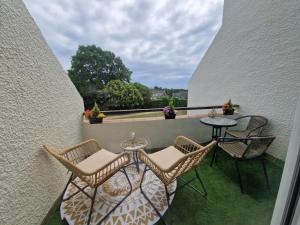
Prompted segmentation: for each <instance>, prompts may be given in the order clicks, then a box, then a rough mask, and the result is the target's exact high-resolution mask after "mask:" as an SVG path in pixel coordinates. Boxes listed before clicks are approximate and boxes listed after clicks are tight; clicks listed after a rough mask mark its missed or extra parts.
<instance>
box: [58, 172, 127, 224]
mask: <svg viewBox="0 0 300 225" xmlns="http://www.w3.org/2000/svg"><path fill="white" fill-rule="evenodd" d="M125 167H126V166H125ZM119 171H120V172H122V173H123V174H124V175H125V177H126V180H127V182H128V184H129V187H130V190H129V192H128V193H127V194H126V195H125V196H124V197H123V198H122V199H121V200H120V201H119V202H118V203H117V204H116V205H115V206H114V207H113V208H112V209H111V210H110V211H109V212H108V213H107V214H106V215H105V216H104V217H103V218H102V219H101V220H100V221H99V223H97V225H100V224H101V223H102V222H103V221H104V220H105V219H106V218H107V217H108V216H109V215H110V214H111V213H113V212H114V211H115V210H116V209H117V208H118V207H119V206H120V205H121V204H122V202H124V201H125V200H126V199H127V198H128V196H129V195H130V194H131V192H132V184H131V182H130V179H129V177H128V174H127V172H126V170H125V168H122V169H121V170H119ZM76 177H77V176H74V174H73V173H72V174H71V176H70V178H69V180H68V182H67V185H66V186H65V188H64V191H63V193H62V195H61V202H65V201H68V200H70V199H71V198H72V197H74V196H75V195H77V194H78V193H80V192H82V193H83V194H85V195H86V196H87V197H88V198H89V199H91V201H92V202H91V207H90V211H89V217H88V221H87V224H90V222H91V217H92V212H93V207H94V202H95V198H96V195H97V189H98V187H99V186H100V185H99V186H97V187H95V188H94V192H93V196H91V195H90V194H88V193H87V192H85V191H84V189H86V188H87V187H89V185H86V186H84V187H83V188H81V187H79V186H78V185H77V184H76V183H75V182H73V181H74V180H75V179H76ZM69 184H72V185H74V186H75V187H76V188H77V189H78V191H76V192H75V193H73V194H72V195H70V196H68V197H67V198H65V199H64V195H65V192H66V191H67V189H68V186H69Z"/></svg>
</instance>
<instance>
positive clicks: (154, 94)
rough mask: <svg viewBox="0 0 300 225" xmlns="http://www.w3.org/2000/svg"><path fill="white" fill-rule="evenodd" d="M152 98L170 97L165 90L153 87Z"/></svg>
mask: <svg viewBox="0 0 300 225" xmlns="http://www.w3.org/2000/svg"><path fill="white" fill-rule="evenodd" d="M151 91H152V98H160V97H168V95H167V93H166V91H165V90H160V89H152V90H151Z"/></svg>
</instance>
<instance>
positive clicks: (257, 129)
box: [225, 115, 268, 138]
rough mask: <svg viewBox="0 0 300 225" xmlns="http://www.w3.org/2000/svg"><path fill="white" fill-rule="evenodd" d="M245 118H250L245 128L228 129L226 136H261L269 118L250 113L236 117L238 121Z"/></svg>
mask: <svg viewBox="0 0 300 225" xmlns="http://www.w3.org/2000/svg"><path fill="white" fill-rule="evenodd" d="M245 119H249V122H248V124H247V127H246V129H245V130H226V131H225V137H226V135H227V134H228V135H230V136H232V137H236V138H245V137H250V136H259V135H260V134H261V133H262V130H263V128H264V127H265V126H266V125H267V124H268V120H267V118H265V117H263V116H256V115H248V116H241V117H238V118H236V120H237V121H238V120H245Z"/></svg>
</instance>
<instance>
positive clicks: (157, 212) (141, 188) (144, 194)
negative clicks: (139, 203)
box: [140, 166, 167, 225]
mask: <svg viewBox="0 0 300 225" xmlns="http://www.w3.org/2000/svg"><path fill="white" fill-rule="evenodd" d="M146 172H147V166H145V169H144V172H143V175H142V179H141V182H140V190H141V193H142V195H143V196H144V197H145V199H146V200H147V201H148V202H149V203H150V205H151V206H152V208H153V209H154V211H155V212H156V214H157V215H158V216H159V218H160V220H161V221H162V223H163V224H164V225H167V224H166V222H165V221H164V219H163V217H162V215H161V214H160V212H159V211H158V209H157V208H156V207H155V206H154V204H153V203H152V202H151V201H150V199H149V198H148V196H147V195H146V193H145V192H144V191H143V180H144V177H145V173H146Z"/></svg>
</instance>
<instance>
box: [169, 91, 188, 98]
mask: <svg viewBox="0 0 300 225" xmlns="http://www.w3.org/2000/svg"><path fill="white" fill-rule="evenodd" d="M172 97H174V98H184V99H187V98H188V90H180V91H177V92H173V95H172Z"/></svg>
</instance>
